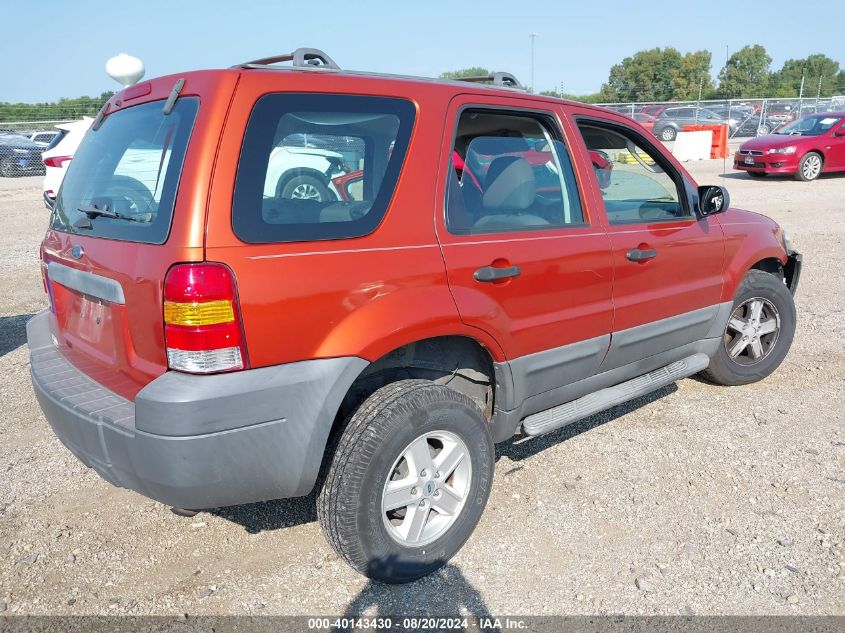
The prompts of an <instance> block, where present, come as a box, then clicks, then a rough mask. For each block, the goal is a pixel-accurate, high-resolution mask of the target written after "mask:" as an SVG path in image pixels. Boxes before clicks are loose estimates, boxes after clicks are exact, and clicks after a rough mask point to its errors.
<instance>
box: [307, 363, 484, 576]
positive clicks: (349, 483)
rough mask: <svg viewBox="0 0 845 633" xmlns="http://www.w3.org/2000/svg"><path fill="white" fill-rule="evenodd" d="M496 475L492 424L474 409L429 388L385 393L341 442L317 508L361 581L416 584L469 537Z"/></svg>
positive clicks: (418, 385) (405, 384)
mask: <svg viewBox="0 0 845 633" xmlns="http://www.w3.org/2000/svg"><path fill="white" fill-rule="evenodd" d="M493 466H494V451H493V442H492V439H491V436H490V430H489V424H488V422H487V421H486V419H485V418H484V416H483V415H482V413H481V411H480V409H479V408H478V406H477V405H476V404H475V403H474V402H473V401H472V400H470V399H469V398H468V397H466V396H464V395H463V394H460V393H458V392H456V391H454V390H452V389H449V388H448V387H445V386H442V385H436V384H434V383H432V382H429V381H426V380H402V381H399V382H396V383H393V384H390V385H387V386H385V387H382V388H381V389H379V390H378V391H376V392H375V393H374V394H373V395H372V396H370V397H369V398H368V399H367V400H366V401H365V402H364V403H363V404H362V405H361V407H360V408H359V409H358V411H357V412H356V413H355V414H354V415H353V416H352V418H351V419H350V421H349V423H348V425H347V427H346V429H345V430H344V431H343V434H342V435H341V437H340V441H339V443H338V446H337V451H336V452H335V455H334V458H333V460H332V463H331V466H330V467H329V471H328V474H327V476H326V479H325V481H324V483H323V488H322V490H321V492H320V496H319V499H318V502H317V514H318V516H319V519H320V524H321V526H322V528H323V532H324V533H325V535H326V538H327V540H328V541H329V543H330V544H331V546H332V547H333V548H334V549H335V551H337V552H338V554H340V555H341V556H342V557H343V558H344V559H345V560H346V562H347V563H349V564H350V565H351V566H352V567H353V568H354V569H356V570H357V571H359V572H360V573H362V574H364V575H366V576H368V577H370V578H373V579H375V580H379V581H382V582H388V583H400V582H408V581H411V580H415V579H417V578H420V577H422V576H425V575H426V574H429V573H431V572H433V571H434V570H436V569H438V568H439V567H441V566H442V565H444V564H445V563H446V562H447V561H448V560H449V559H450V558H451V557H452V556H453V555H454V554H455V553H456V552H457V551H458V550H459V549H460V548H461V547H462V546H463V544H464V542H466V540H467V539H468V538H469V536H470V534H472V531H473V530H474V529H475V526H476V524H477V523H478V520H479V518H480V517H481V513H482V512H483V510H484V506H485V505H486V503H487V498H488V496H489V494H490V486H491V484H492V480H493Z"/></svg>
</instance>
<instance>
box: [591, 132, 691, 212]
mask: <svg viewBox="0 0 845 633" xmlns="http://www.w3.org/2000/svg"><path fill="white" fill-rule="evenodd" d="M578 129H579V131H580V132H581V135H582V136H583V138H584V142H585V143H586V145H587V150H588V151H589V153H590V156H591V157H593V167H594V169H595V170H596V176H597V178H598V181H599V186H600V188H601V194H602V198H603V199H604V206H605V211H606V212H607V217H608V221H609V222H610V223H611V224H629V223H634V222H652V221H661V220H678V219H682V218H686V217H689V215H690V214H689V211H688V210H687V209H686V208H685V205H684V204H683V202H682V197H681V195H680V190H679V188H678V185H677V184H676V181H675V180H674V179H673V177H672V176H670V175H669V174H668V173H667V172H666V171H665V169H666V168H668V169H671V167H670V166H668V165H667V164H666V161H665V159H663V158H662V157H660V155H659V154H658V152H657V150H655V149H653V148H648V147H644V146H643V145H642V144H640V143H639V142H638V141H637V140H636V135H634V134H633V133H629V132H627V131H625V130H623V129H622V128H621V126H620V127H617V126H607V127H605V126H603V125H600V124H596V123H593V122H586V121H581V122H579V124H578ZM596 154H599V155H601V156H602V157H604V158H605V159H606V161H605V164H604V165H601V164H600V163H599V162H598V161H597V160H596V158H595V155H596ZM664 166H665V167H664Z"/></svg>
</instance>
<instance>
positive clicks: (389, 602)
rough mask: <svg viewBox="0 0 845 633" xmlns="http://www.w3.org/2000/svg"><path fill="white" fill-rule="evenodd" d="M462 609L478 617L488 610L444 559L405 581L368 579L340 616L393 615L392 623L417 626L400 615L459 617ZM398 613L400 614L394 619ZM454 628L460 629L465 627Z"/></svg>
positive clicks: (483, 615)
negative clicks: (390, 582)
mask: <svg viewBox="0 0 845 633" xmlns="http://www.w3.org/2000/svg"><path fill="white" fill-rule="evenodd" d="M462 613H471V614H472V615H473V616H476V617H478V618H486V617H489V616H490V610H489V609H488V608H487V604H486V603H485V602H484V599H483V598H482V597H481V594H480V593H479V592H478V590H477V589H476V588H475V587H474V586H473V585H472V584H471V583H470V582H469V581H468V580H467V579H466V578H464V575H463V574H462V573H461V570H460V569H458V568H457V567H455V566H454V565H452V564H451V563H447V564H446V565H444V566H443V567H441V568H440V569H439V570H438V571H436V572H435V573H433V574H431V575H430V576H426V577H425V578H421V579H420V580H416V581H414V582H409V583H407V584H404V585H386V584H382V583H380V582H375V581H373V580H369V581H367V584H366V585H364V588H363V589H361V591H360V592H359V593H358V595H357V596H355V597H354V598H353V599H352V601H351V602H350V603H349V604H348V605H347V606H346V610H345V611H344V614H343V617H344V618H356V617H361V616H364V615H366V617H367V618H373V617H382V618H385V617H393V619H394V622H393V626H394V627H400V626H401V627H402V628H403V629H404V628H418V627H405V626H403V625H402V619H403V618H405V617H414V616H417V617H430V616H431V615H432V614H437V616H438V617H445V618H449V617H459V616H460V615H461V614H462ZM397 616H402V618H400V619H399V621H396V618H397ZM435 628H436V627H435ZM450 628H451V627H450ZM456 628H460V629H461V630H463V629H464V628H466V627H462V626H461V627H456ZM334 630H339V629H334ZM344 630H348V629H344ZM438 630H439V629H438ZM484 630H485V631H490V632H493V631H499V630H500V629H499V628H498V627H492V628H491V627H487V628H485V629H484Z"/></svg>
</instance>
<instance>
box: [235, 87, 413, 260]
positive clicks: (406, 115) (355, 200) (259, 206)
mask: <svg viewBox="0 0 845 633" xmlns="http://www.w3.org/2000/svg"><path fill="white" fill-rule="evenodd" d="M413 121H414V106H413V104H412V103H410V102H409V101H406V100H403V99H394V98H389V97H367V96H350V95H331V94H288V93H285V94H272V95H265V96H264V97H261V98H260V99H259V100H258V101H257V103H256V104H255V107H254V109H253V111H252V114H251V115H250V119H249V122H248V124H247V128H246V132H245V134H244V140H243V146H242V148H241V156H240V161H239V163H238V173H237V176H236V179H235V193H234V200H233V205H232V227H233V229H234V231H235V234H236V235H237V236H238V237H239V238H240V239H241V240H243V241H245V242H250V243H268V242H295V241H306V240H328V239H342V238H351V237H360V236H362V235H366V234H368V233H370V232H372V231H373V230H374V229H375V228H376V227H377V226H378V224H379V222H381V219H382V218H383V217H384V214H385V212H386V211H387V207H388V205H389V203H390V199H391V198H392V197H393V191H394V189H395V187H396V181H397V180H398V178H399V171H400V169H401V167H402V161H403V160H404V158H405V153H406V150H407V148H408V142H409V140H410V136H411V128H412V126H413Z"/></svg>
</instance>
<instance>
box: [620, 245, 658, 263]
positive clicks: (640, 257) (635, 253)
mask: <svg viewBox="0 0 845 633" xmlns="http://www.w3.org/2000/svg"><path fill="white" fill-rule="evenodd" d="M626 257H627V258H628V261H632V262H645V261H648V260H649V259H654V258H655V257H657V251H656V250H655V249H653V248H646V249H641V248H632V249H631V250H630V251H628V254H627V255H626Z"/></svg>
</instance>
